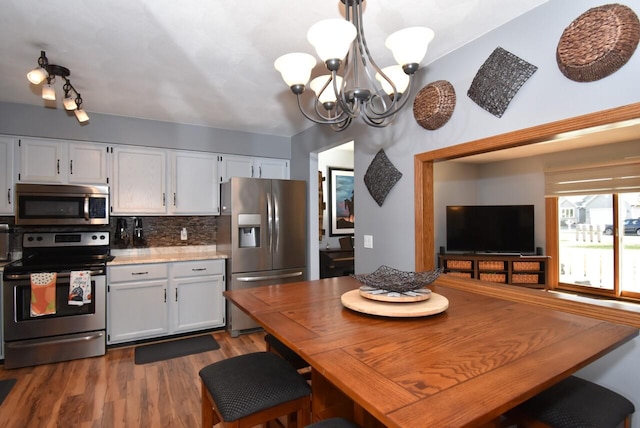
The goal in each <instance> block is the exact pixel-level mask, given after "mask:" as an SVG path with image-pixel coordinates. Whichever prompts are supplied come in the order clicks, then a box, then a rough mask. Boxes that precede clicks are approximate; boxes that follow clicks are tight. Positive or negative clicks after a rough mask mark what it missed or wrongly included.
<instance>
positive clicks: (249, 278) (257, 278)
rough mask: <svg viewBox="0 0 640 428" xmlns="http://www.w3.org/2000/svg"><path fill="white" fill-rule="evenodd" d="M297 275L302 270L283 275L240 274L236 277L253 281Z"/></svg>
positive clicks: (239, 279) (243, 280)
mask: <svg viewBox="0 0 640 428" xmlns="http://www.w3.org/2000/svg"><path fill="white" fill-rule="evenodd" d="M297 276H302V271H298V272H291V273H286V274H283V275H266V276H241V277H239V278H238V281H241V282H255V281H265V280H269V281H271V280H273V279H284V278H295V277H297Z"/></svg>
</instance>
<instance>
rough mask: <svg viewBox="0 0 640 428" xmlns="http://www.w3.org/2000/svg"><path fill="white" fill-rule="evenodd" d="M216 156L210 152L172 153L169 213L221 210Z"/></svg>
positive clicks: (207, 212)
mask: <svg viewBox="0 0 640 428" xmlns="http://www.w3.org/2000/svg"><path fill="white" fill-rule="evenodd" d="M217 159H218V156H217V155H215V154H213V153H198V152H183V151H178V152H175V151H174V152H172V153H171V165H172V168H171V184H172V185H171V192H170V201H169V211H170V212H171V213H172V214H192V215H211V214H219V213H220V203H219V201H220V198H219V197H218V187H219V186H218V162H217Z"/></svg>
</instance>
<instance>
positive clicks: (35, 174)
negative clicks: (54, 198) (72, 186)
mask: <svg viewBox="0 0 640 428" xmlns="http://www.w3.org/2000/svg"><path fill="white" fill-rule="evenodd" d="M19 146H20V148H19V156H20V171H19V175H18V177H19V180H20V181H21V182H37V183H65V182H66V181H67V166H66V165H67V146H66V145H65V144H64V143H63V142H60V141H54V140H41V139H28V138H21V139H20V143H19Z"/></svg>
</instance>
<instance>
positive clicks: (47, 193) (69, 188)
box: [15, 183, 109, 226]
mask: <svg viewBox="0 0 640 428" xmlns="http://www.w3.org/2000/svg"><path fill="white" fill-rule="evenodd" d="M15 207H16V208H15V222H16V225H81V226H82V225H108V224H109V187H108V186H84V185H65V184H29V183H18V184H16V205H15Z"/></svg>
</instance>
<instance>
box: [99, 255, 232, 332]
mask: <svg viewBox="0 0 640 428" xmlns="http://www.w3.org/2000/svg"><path fill="white" fill-rule="evenodd" d="M224 270H225V267H224V260H200V261H186V262H173V263H149V264H135V265H120V266H110V267H109V269H108V273H107V275H108V276H107V280H108V282H109V286H108V288H107V291H108V293H107V344H115V343H123V342H130V341H134V340H141V339H148V338H154V337H162V336H166V335H169V334H177V333H187V332H191V331H197V330H203V329H208V328H215V327H223V326H224V325H225V306H224V298H223V296H222V292H223V291H224V274H225V271H224Z"/></svg>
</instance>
